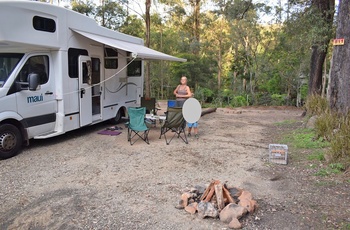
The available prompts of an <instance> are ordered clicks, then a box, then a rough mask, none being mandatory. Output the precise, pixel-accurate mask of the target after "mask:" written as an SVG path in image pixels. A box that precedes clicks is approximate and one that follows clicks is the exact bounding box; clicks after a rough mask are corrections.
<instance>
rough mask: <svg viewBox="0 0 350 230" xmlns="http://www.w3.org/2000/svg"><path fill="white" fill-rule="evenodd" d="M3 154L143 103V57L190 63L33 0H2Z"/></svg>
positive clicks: (0, 136)
mask: <svg viewBox="0 0 350 230" xmlns="http://www.w3.org/2000/svg"><path fill="white" fill-rule="evenodd" d="M0 21H1V22H2V23H1V24H0V158H9V157H12V156H14V155H16V154H17V153H18V152H19V151H20V149H21V146H22V145H23V144H28V143H29V139H32V138H35V139H44V138H49V137H54V136H57V135H61V134H64V133H66V132H68V131H70V130H74V129H78V128H80V127H83V126H87V125H92V124H95V123H99V122H102V121H105V120H108V119H115V120H117V121H118V120H120V118H121V117H122V116H124V115H125V113H126V112H125V111H126V108H127V107H130V106H131V107H135V106H140V98H141V96H142V94H143V60H168V61H186V60H185V59H181V58H176V57H173V56H170V55H167V54H164V53H161V52H157V51H155V50H152V49H149V48H147V47H145V46H144V45H143V40H142V39H140V38H136V37H133V36H129V35H126V34H123V33H120V32H116V31H112V30H109V29H106V28H103V27H101V26H99V25H97V23H96V22H95V21H94V20H93V19H91V18H89V17H87V16H84V15H82V14H79V13H76V12H74V11H71V10H68V9H65V8H62V7H58V6H54V5H50V4H47V3H40V2H33V1H0Z"/></svg>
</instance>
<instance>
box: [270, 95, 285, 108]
mask: <svg viewBox="0 0 350 230" xmlns="http://www.w3.org/2000/svg"><path fill="white" fill-rule="evenodd" d="M286 97H287V95H286V94H272V95H271V105H276V106H279V105H284V104H285V100H286Z"/></svg>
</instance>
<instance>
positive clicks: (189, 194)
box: [181, 192, 191, 207]
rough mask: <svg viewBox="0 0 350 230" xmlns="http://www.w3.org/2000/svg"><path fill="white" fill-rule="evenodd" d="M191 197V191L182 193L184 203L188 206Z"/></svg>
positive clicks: (184, 205)
mask: <svg viewBox="0 0 350 230" xmlns="http://www.w3.org/2000/svg"><path fill="white" fill-rule="evenodd" d="M190 197H191V193H189V192H185V193H183V194H182V195H181V200H182V205H183V207H186V206H187V205H188V199H189V198H190Z"/></svg>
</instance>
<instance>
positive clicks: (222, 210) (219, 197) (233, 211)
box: [176, 180, 258, 229]
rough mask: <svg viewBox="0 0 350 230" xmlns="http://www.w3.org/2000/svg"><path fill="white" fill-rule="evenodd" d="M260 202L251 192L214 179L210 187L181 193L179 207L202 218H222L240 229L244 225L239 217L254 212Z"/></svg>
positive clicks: (196, 188)
mask: <svg viewBox="0 0 350 230" xmlns="http://www.w3.org/2000/svg"><path fill="white" fill-rule="evenodd" d="M257 207H258V204H257V202H256V201H255V200H253V196H252V194H251V193H250V192H248V191H246V190H244V189H240V188H236V187H229V186H227V185H226V184H225V183H224V184H223V183H221V182H220V181H219V180H213V181H212V182H211V183H210V184H209V186H208V187H206V188H205V187H202V186H195V187H194V188H191V189H190V190H188V191H186V192H184V193H183V194H182V195H181V199H180V200H179V204H178V205H177V206H176V208H178V209H185V211H186V212H188V213H191V214H195V213H198V216H199V217H200V218H205V217H212V218H218V217H219V218H220V220H221V221H222V222H224V223H228V224H229V228H234V229H238V228H241V227H242V225H241V223H240V222H239V219H240V218H241V217H242V216H244V215H246V214H247V213H253V212H254V210H255V209H256V208H257Z"/></svg>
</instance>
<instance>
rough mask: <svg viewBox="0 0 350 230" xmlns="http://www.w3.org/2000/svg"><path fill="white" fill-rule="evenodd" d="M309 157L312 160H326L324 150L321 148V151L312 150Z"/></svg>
mask: <svg viewBox="0 0 350 230" xmlns="http://www.w3.org/2000/svg"><path fill="white" fill-rule="evenodd" d="M307 159H308V160H310V161H312V160H318V161H324V160H325V157H324V151H322V150H319V151H315V152H312V153H311V154H310V155H308V156H307Z"/></svg>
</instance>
